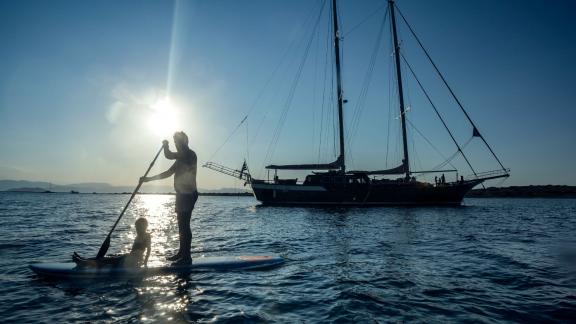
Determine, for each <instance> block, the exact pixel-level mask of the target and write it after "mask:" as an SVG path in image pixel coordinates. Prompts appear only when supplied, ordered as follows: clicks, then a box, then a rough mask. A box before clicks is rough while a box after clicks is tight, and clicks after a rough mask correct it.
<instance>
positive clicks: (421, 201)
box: [204, 0, 509, 206]
mask: <svg viewBox="0 0 576 324" xmlns="http://www.w3.org/2000/svg"><path fill="white" fill-rule="evenodd" d="M395 9H396V7H395V4H394V0H389V1H388V10H389V12H390V19H391V23H392V28H391V31H392V38H393V44H394V57H395V70H396V80H397V89H398V97H399V109H400V123H401V134H402V148H403V159H402V163H401V165H399V166H397V167H395V168H391V169H387V170H376V171H349V170H347V169H346V155H345V145H344V120H343V118H344V117H343V110H342V108H343V103H344V99H343V91H342V82H341V73H340V70H341V67H340V36H339V35H340V29H339V24H338V11H337V3H336V0H332V22H333V33H334V35H333V36H334V55H335V62H334V63H335V68H336V98H337V108H338V135H339V156H338V158H337V159H336V160H335V161H334V162H331V163H326V164H293V165H268V166H266V169H268V170H274V178H273V179H272V180H262V179H255V178H252V177H251V175H250V174H249V172H248V168H247V165H246V162H245V163H244V164H243V166H242V168H241V169H240V170H235V169H231V168H228V167H225V166H222V165H219V164H217V163H214V162H208V163H206V164H205V165H204V166H205V167H208V168H210V169H213V170H215V171H218V172H222V173H225V174H228V175H231V176H234V177H237V178H240V179H244V180H246V182H247V184H249V185H250V186H251V187H252V190H253V192H254V196H255V197H256V199H258V200H259V201H260V202H262V204H264V205H285V206H303V205H304V206H306V205H310V206H330V205H336V206H342V205H344V206H385V205H460V204H461V203H462V199H463V198H464V196H465V195H466V193H467V192H468V191H470V190H471V189H472V188H473V187H475V186H477V185H479V184H481V183H483V182H484V181H486V180H489V179H496V178H504V177H508V176H509V169H506V168H505V167H504V166H503V165H502V163H501V162H500V160H499V159H498V157H497V156H496V155H495V154H494V152H493V150H492V149H491V148H490V146H489V145H488V143H487V142H486V140H485V139H484V137H483V136H482V135H481V134H480V132H479V131H478V129H477V128H476V126H475V124H474V122H473V121H472V120H471V119H470V117H469V115H468V113H467V112H466V111H465V110H464V108H463V107H462V105H461V104H460V101H458V99H457V98H456V96H455V95H454V93H453V92H452V90H451V89H450V87H449V86H448V84H447V83H446V81H445V79H444V77H443V76H442V75H441V74H440V72H439V71H438V69H437V68H436V65H435V64H434V62H433V61H432V60H431V58H430V56H429V55H428V53H427V52H426V50H425V49H424V47H423V46H422V43H421V42H420V41H419V40H418V39H417V37H416V35H415V34H414V32H413V30H412V29H411V27H410V26H409V25H408V26H409V28H410V31H411V32H412V33H413V35H414V36H415V37H416V39H417V40H418V44H419V45H420V46H421V47H422V49H423V50H424V52H425V53H426V56H427V57H428V59H430V61H431V63H432V65H433V66H434V68H435V69H436V71H437V72H438V74H439V75H440V77H441V79H442V81H443V82H444V84H445V85H446V86H447V87H448V89H449V90H450V93H451V94H452V96H453V97H454V99H455V100H456V102H457V103H458V105H459V107H460V108H461V109H462V111H463V112H464V114H465V116H466V118H467V119H468V121H469V122H470V123H471V125H472V127H473V136H474V137H479V138H480V139H481V140H482V141H483V143H484V144H485V145H486V147H487V148H488V149H489V151H490V153H491V154H492V155H493V156H494V158H495V159H496V161H498V164H499V165H500V167H501V169H499V170H496V171H490V172H484V173H477V172H475V171H474V169H473V168H472V165H471V164H470V162H469V161H468V159H467V158H466V156H465V155H464V153H463V151H462V148H461V146H460V145H459V144H458V142H457V141H456V140H455V139H454V136H453V135H452V133H451V132H450V130H449V129H448V127H447V126H446V123H445V122H444V120H443V119H442V117H441V116H440V115H439V114H438V117H439V118H440V119H441V120H442V123H443V125H444V127H446V129H447V130H448V133H449V134H450V137H451V138H452V140H453V141H454V143H455V144H456V146H457V148H458V152H459V153H461V154H462V156H463V157H464V159H465V161H466V163H467V164H468V165H469V166H470V168H471V169H472V171H473V173H474V175H473V176H472V177H470V178H467V179H464V178H463V177H460V179H456V181H453V182H450V181H448V182H447V181H446V180H445V177H444V174H442V176H441V177H440V180H439V181H435V183H428V182H422V181H417V180H416V178H415V177H414V175H415V174H419V173H430V172H447V171H456V170H440V171H414V170H411V168H410V156H409V150H408V141H407V136H406V118H405V112H406V106H405V103H404V93H403V87H402V85H403V84H402V70H401V57H402V56H401V53H400V46H399V42H398V35H397V30H396V12H395ZM402 19H404V17H403V16H402ZM404 21H405V22H406V20H405V19H404ZM406 23H407V22H406ZM410 69H411V68H410ZM418 83H419V81H418ZM427 97H428V96H427ZM428 99H429V97H428ZM430 103H432V102H431V101H430ZM432 105H433V104H432ZM433 107H434V106H433ZM434 109H435V110H436V108H435V107H434ZM436 112H437V110H436ZM278 170H315V171H314V172H312V173H311V174H309V175H307V176H306V177H305V179H304V180H303V181H302V182H298V179H280V178H279V177H278V176H277V172H278ZM319 170H321V171H319ZM385 175H402V176H401V177H399V178H396V179H385V178H380V179H377V178H375V177H374V178H370V176H385Z"/></svg>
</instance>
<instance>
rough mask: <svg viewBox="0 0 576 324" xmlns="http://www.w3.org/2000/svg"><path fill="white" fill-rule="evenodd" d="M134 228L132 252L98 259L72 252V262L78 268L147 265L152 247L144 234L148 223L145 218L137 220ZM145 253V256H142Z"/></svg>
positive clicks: (148, 237)
mask: <svg viewBox="0 0 576 324" xmlns="http://www.w3.org/2000/svg"><path fill="white" fill-rule="evenodd" d="M134 225H135V227H136V238H135V239H134V243H133V244H132V250H130V253H128V254H123V255H116V256H109V257H104V258H100V259H95V258H94V259H85V258H83V257H81V256H80V255H78V253H76V252H74V254H72V260H73V261H74V262H76V264H77V265H79V266H92V267H97V266H103V265H112V266H120V267H128V268H130V267H139V266H141V265H144V266H145V267H146V266H147V264H148V258H149V257H150V247H151V245H152V239H151V236H150V233H148V232H146V230H147V229H148V221H147V220H146V219H145V218H142V217H140V218H138V219H137V220H136V223H135V224H134ZM144 252H146V256H144Z"/></svg>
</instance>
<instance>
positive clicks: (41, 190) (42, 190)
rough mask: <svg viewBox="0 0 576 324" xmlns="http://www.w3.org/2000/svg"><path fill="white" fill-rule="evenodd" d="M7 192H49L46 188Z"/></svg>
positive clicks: (17, 189)
mask: <svg viewBox="0 0 576 324" xmlns="http://www.w3.org/2000/svg"><path fill="white" fill-rule="evenodd" d="M6 191H10V192H48V190H46V189H44V188H13V189H8V190H6Z"/></svg>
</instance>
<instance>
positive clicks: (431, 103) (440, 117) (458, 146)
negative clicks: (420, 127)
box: [400, 54, 476, 175]
mask: <svg viewBox="0 0 576 324" xmlns="http://www.w3.org/2000/svg"><path fill="white" fill-rule="evenodd" d="M400 56H401V57H402V60H403V61H404V63H406V66H407V67H408V69H409V70H410V72H411V74H412V76H413V77H414V80H416V82H417V83H418V85H419V86H420V89H421V90H422V92H423V93H424V95H425V96H426V99H428V102H429V103H430V105H431V106H432V108H434V111H435V112H436V115H437V116H438V118H439V119H440V121H441V122H442V125H444V128H445V129H446V131H447V132H448V134H449V135H450V138H451V139H452V141H453V142H454V144H455V145H456V147H457V148H458V151H459V152H460V153H461V154H462V157H464V160H465V161H466V163H467V164H468V166H469V167H470V170H472V172H473V173H474V175H476V171H475V170H474V168H473V167H472V164H471V163H470V161H468V158H467V157H466V155H465V154H464V152H463V151H462V148H461V147H460V145H459V144H458V141H456V138H454V135H452V131H450V129H449V128H448V125H446V122H445V121H444V118H442V115H440V112H439V111H438V109H437V108H436V105H435V104H434V102H432V99H431V98H430V96H429V95H428V92H427V91H426V89H424V86H423V85H422V83H421V82H420V80H419V79H418V77H417V76H416V73H415V72H414V70H413V69H412V66H411V65H410V64H409V63H408V60H406V57H405V56H404V55H403V54H401V55H400Z"/></svg>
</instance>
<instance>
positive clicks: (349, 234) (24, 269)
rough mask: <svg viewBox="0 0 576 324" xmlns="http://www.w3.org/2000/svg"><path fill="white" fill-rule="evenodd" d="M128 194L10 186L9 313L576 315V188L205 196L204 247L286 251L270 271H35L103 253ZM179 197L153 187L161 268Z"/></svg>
mask: <svg viewBox="0 0 576 324" xmlns="http://www.w3.org/2000/svg"><path fill="white" fill-rule="evenodd" d="M128 197H129V196H127V195H103V194H102V195H101V194H77V195H72V194H33V193H0V321H2V322H3V323H6V322H17V323H25V322H52V323H56V322H72V321H80V322H94V321H122V322H124V321H128V322H132V321H134V322H148V321H150V322H167V321H173V322H190V321H195V322H218V323H220V322H231V323H236V322H248V323H250V322H288V323H294V322H308V323H316V322H355V323H367V322H404V321H407V322H412V321H416V322H427V323H429V322H457V321H474V322H476V321H478V322H508V321H512V322H516V321H522V322H547V321H576V280H575V278H576V277H575V271H574V270H575V268H574V264H575V263H574V260H575V259H576V258H575V255H576V253H575V250H574V237H575V236H576V217H575V216H576V200H570V199H466V200H465V202H464V204H465V206H464V207H460V208H430V207H426V208H424V207H423V208H400V207H398V208H396V207H391V208H323V209H320V208H281V207H262V206H259V204H258V202H257V201H256V200H255V199H254V198H252V197H206V196H201V197H200V198H199V200H198V203H197V206H196V209H195V210H194V213H193V220H192V231H193V235H194V238H193V252H192V253H193V257H200V256H202V255H205V256H219V255H243V254H280V255H282V256H284V257H285V258H286V259H287V262H286V264H285V265H283V266H281V267H277V268H273V269H269V270H264V271H232V272H214V271H207V272H195V273H192V274H190V275H188V276H175V275H166V276H157V277H148V278H144V279H141V280H121V279H111V280H101V281H94V280H92V281H90V280H89V281H65V280H64V281H62V280H60V281H53V280H47V279H43V278H39V277H37V276H36V275H34V274H33V273H32V272H31V271H30V270H29V268H28V265H29V264H31V263H35V262H42V261H47V262H65V261H69V260H70V255H71V253H72V252H73V251H77V252H78V253H80V254H82V255H85V256H94V255H96V253H97V251H98V249H99V247H100V245H101V244H102V241H103V239H104V238H105V236H106V234H107V232H108V231H109V229H110V227H111V226H112V224H113V222H114V221H115V220H116V218H117V216H118V215H119V213H120V211H121V210H122V208H123V206H124V204H125V203H126V201H127V200H128ZM173 210H174V196H171V195H142V196H138V197H137V198H136V199H135V200H134V202H133V203H132V205H131V207H130V208H129V210H128V212H127V214H126V215H125V216H124V217H123V219H122V221H121V222H120V224H119V226H118V228H117V230H116V231H115V232H114V234H113V235H112V244H111V247H110V250H109V253H124V252H127V251H129V249H130V246H131V243H132V240H133V238H134V227H133V223H134V220H135V219H136V218H138V217H146V218H147V219H148V220H149V223H150V227H149V230H150V232H151V233H152V240H153V243H152V248H153V251H152V255H151V257H150V262H149V263H150V266H154V265H161V264H163V263H165V261H164V258H165V256H166V255H169V254H171V253H173V252H174V251H175V250H176V249H177V246H178V234H177V233H178V230H177V225H176V221H175V215H174V213H173Z"/></svg>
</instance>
